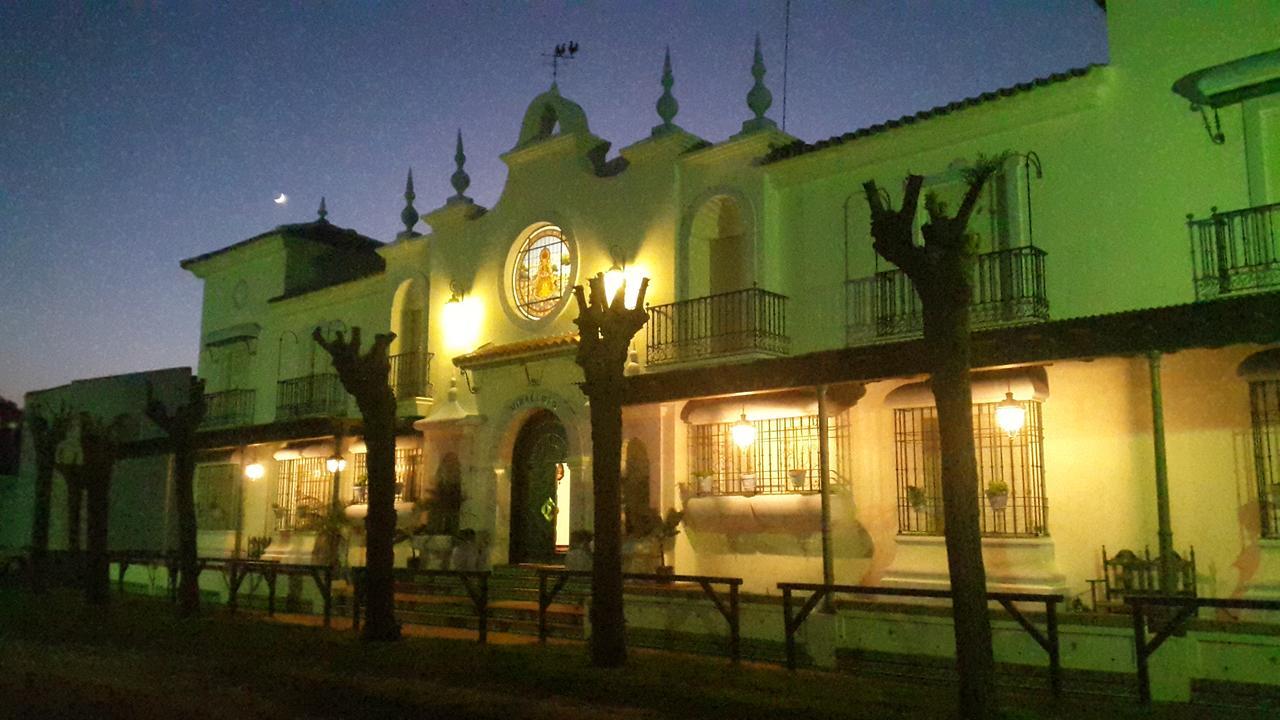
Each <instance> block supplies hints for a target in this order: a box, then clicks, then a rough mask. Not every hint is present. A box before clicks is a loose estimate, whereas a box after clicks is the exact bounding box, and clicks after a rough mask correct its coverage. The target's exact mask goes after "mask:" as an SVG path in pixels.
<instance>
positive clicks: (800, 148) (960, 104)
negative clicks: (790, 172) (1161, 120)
mask: <svg viewBox="0 0 1280 720" xmlns="http://www.w3.org/2000/svg"><path fill="white" fill-rule="evenodd" d="M1095 67H1101V66H1100V65H1087V66H1085V67H1079V68H1072V69H1071V70H1067V71H1065V72H1059V73H1053V74H1052V75H1046V76H1045V77H1042V78H1036V79H1035V80H1032V81H1030V82H1024V83H1018V84H1017V85H1011V86H1009V87H1005V88H1000V89H999V90H992V91H991V92H985V93H982V94H981V95H976V96H974V97H969V98H965V99H963V100H957V101H955V102H952V103H947V104H946V105H939V106H937V107H934V108H930V109H928V110H921V111H920V112H918V113H915V114H914V115H904V116H902V117H900V118H898V119H896V120H887V121H885V122H882V123H877V124H875V125H871V126H868V127H864V128H862V129H860V130H854V131H853V132H847V133H845V134H843V135H836V136H834V137H830V138H827V139H826V140H819V141H818V142H815V143H807V142H804V141H803V140H797V141H796V142H793V143H791V144H789V145H782V146H780V147H776V148H774V149H772V150H770V151H769V153H768V154H767V155H765V156H764V159H763V160H762V164H765V165H767V164H769V163H774V162H779V161H782V160H788V159H790V158H793V157H799V156H800V155H807V154H809V153H811V152H817V151H819V150H825V149H827V148H829V147H835V146H837V145H843V144H845V143H847V142H850V141H853V140H858V139H860V138H865V137H870V136H872V135H878V134H880V133H883V132H888V131H889V130H893V129H896V128H900V127H905V126H907V125H914V124H916V123H919V122H923V121H925V120H930V119H933V118H936V117H942V116H943V115H950V114H951V113H954V112H957V111H959V110H967V109H968V108H971V107H975V106H978V105H982V104H984V103H988V102H992V101H994V100H999V99H1001V98H1007V97H1011V96H1013V95H1020V94H1022V93H1024V92H1029V91H1031V90H1035V89H1036V88H1041V87H1045V86H1047V85H1054V84H1057V83H1060V82H1064V81H1066V80H1071V79H1074V78H1079V77H1084V76H1085V75H1088V74H1089V72H1090V71H1092V70H1093V69H1094V68H1095Z"/></svg>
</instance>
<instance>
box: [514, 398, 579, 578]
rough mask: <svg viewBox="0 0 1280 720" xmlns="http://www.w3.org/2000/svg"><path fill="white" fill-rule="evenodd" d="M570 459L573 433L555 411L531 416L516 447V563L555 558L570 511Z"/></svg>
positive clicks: (545, 560)
mask: <svg viewBox="0 0 1280 720" xmlns="http://www.w3.org/2000/svg"><path fill="white" fill-rule="evenodd" d="M567 459H568V435H567V433H566V432H565V429H564V425H561V424H560V420H559V419H558V418H556V416H555V415H553V414H552V413H550V412H548V411H546V410H539V411H537V412H536V413H534V414H533V415H532V416H531V417H530V418H529V419H528V420H526V421H525V423H524V426H523V427H521V428H520V433H519V434H518V435H517V436H516V442H515V447H514V448H513V450H512V452H511V545H510V548H509V555H508V557H509V558H510V561H511V562H512V563H521V562H547V561H550V560H553V559H554V557H555V551H556V544H557V543H556V539H557V538H556V536H557V532H556V530H557V527H558V526H559V525H566V523H567V522H568V517H569V515H568V512H569V508H568V507H567V504H566V503H565V501H566V500H567V498H568V492H567V490H568V487H567V485H568V483H569V471H568V466H567V465H566V464H565V461H566V460H567ZM561 485H564V486H565V487H564V491H563V492H562V491H561V487H560V486H561Z"/></svg>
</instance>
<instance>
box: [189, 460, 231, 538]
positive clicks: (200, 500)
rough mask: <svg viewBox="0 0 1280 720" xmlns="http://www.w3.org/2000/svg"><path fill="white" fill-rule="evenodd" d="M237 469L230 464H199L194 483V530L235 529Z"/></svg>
mask: <svg viewBox="0 0 1280 720" xmlns="http://www.w3.org/2000/svg"><path fill="white" fill-rule="evenodd" d="M239 470H240V466H239V465H235V464H232V463H219V464H217V465H199V466H197V467H196V476H195V482H194V488H193V490H194V491H195V503H196V527H197V528H198V529H200V530H235V529H236V514H237V513H236V480H237V479H238V478H239V475H240V473H239Z"/></svg>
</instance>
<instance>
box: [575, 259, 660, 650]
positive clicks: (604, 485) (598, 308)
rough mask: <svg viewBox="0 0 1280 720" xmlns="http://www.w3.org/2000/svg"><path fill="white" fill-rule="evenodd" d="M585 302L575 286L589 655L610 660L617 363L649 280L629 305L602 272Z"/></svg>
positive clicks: (615, 607) (641, 318)
mask: <svg viewBox="0 0 1280 720" xmlns="http://www.w3.org/2000/svg"><path fill="white" fill-rule="evenodd" d="M590 286H591V303H590V304H588V303H587V299H586V297H585V295H584V293H583V289H582V286H581V285H579V286H577V287H575V288H574V289H573V292H574V297H576V298H577V301H578V317H577V319H575V320H574V322H575V323H577V325H578V332H579V340H578V355H577V362H578V365H580V366H581V367H582V373H583V376H584V378H585V380H586V381H585V382H583V383H582V392H583V393H585V394H586V396H587V397H588V398H590V400H591V446H592V461H591V468H592V469H591V485H592V489H593V492H594V498H595V554H594V555H593V556H592V568H591V569H592V572H591V662H592V664H593V665H595V666H596V667H617V666H619V665H622V664H624V663H625V662H626V660H627V637H626V624H625V618H624V615H623V606H622V479H621V477H620V475H621V467H622V387H623V373H622V369H623V366H624V365H625V364H626V360H627V348H628V347H629V346H630V344H631V338H632V337H633V336H635V334H636V333H637V332H638V331H639V330H640V328H642V327H644V324H645V322H646V321H647V320H648V318H649V315H648V313H647V312H645V310H644V296H645V293H646V292H647V290H648V286H649V280H648V278H646V279H644V280H643V281H642V282H641V283H640V293H639V297H638V298H637V300H636V306H635V308H633V309H630V310H628V309H627V307H626V304H625V302H624V300H625V298H626V292H627V291H626V284H625V283H624V284H623V286H622V288H621V289H620V290H618V291H617V293H616V294H615V296H614V297H612V298H606V297H605V290H604V275H603V274H598V275H596V276H595V277H593V278H591V281H590Z"/></svg>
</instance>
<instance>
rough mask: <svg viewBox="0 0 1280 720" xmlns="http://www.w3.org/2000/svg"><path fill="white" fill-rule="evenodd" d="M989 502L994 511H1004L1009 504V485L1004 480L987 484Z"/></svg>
mask: <svg viewBox="0 0 1280 720" xmlns="http://www.w3.org/2000/svg"><path fill="white" fill-rule="evenodd" d="M987 502H989V503H991V509H992V510H1004V509H1005V507H1006V506H1007V505H1008V504H1009V485H1008V483H1006V482H1005V481H1003V480H992V481H991V482H989V483H987Z"/></svg>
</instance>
